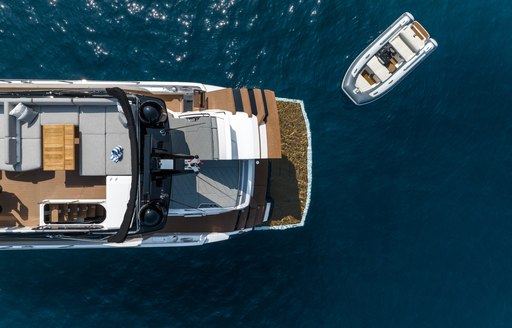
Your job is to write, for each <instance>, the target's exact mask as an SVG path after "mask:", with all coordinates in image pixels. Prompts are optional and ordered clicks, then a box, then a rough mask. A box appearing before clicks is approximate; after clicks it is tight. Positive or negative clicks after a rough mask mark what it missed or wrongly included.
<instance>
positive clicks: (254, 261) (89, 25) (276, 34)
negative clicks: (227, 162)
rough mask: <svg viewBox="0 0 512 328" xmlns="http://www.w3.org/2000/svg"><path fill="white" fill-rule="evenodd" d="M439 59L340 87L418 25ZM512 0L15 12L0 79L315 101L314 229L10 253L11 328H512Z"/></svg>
mask: <svg viewBox="0 0 512 328" xmlns="http://www.w3.org/2000/svg"><path fill="white" fill-rule="evenodd" d="M405 11H410V12H411V13H412V14H413V15H415V17H416V18H417V19H418V20H419V21H420V22H421V23H422V24H423V25H424V26H425V28H426V29H427V30H428V31H429V32H430V34H431V35H432V36H433V37H434V38H435V39H436V40H437V41H438V43H439V48H438V49H437V50H436V51H435V52H434V53H433V54H432V55H431V56H430V57H429V58H427V60H426V61H425V62H424V63H422V64H421V65H420V67H418V68H417V69H416V70H415V71H414V72H413V73H412V74H411V75H409V76H408V77H407V78H406V79H405V80H404V81H403V82H402V83H401V84H400V85H398V86H397V87H396V88H395V89H394V90H393V91H392V92H390V93H389V94H388V95H386V96H385V97H384V98H382V99H380V100H378V101H376V102H374V103H372V104H370V105H367V106H364V107H356V106H355V105H353V104H352V102H351V101H350V100H349V99H348V98H347V97H346V96H345V95H344V94H342V92H341V90H340V87H339V86H340V82H341V79H342V77H343V75H344V74H345V71H346V69H347V68H348V67H349V65H350V63H351V61H352V60H353V59H354V58H355V57H356V56H357V54H358V53H359V52H360V51H362V50H363V49H364V48H365V47H366V46H367V45H368V44H369V43H370V42H371V40H373V39H374V38H375V37H376V36H378V35H379V33H380V32H382V31H383V30H384V29H385V28H386V27H387V26H388V25H389V24H391V23H392V22H393V21H394V20H395V19H396V18H397V17H399V16H400V15H401V14H402V13H403V12H405ZM511 18H512V6H511V3H510V1H505V0H487V1H484V0H470V1H459V2H454V1H440V0H433V1H411V0H402V1H374V0H372V1H370V0H330V1H327V0H318V1H303V0H300V1H299V0H294V1H235V0H232V1H225V0H223V1H214V2H209V1H123V0H114V1H99V0H87V1H86V0H83V1H64V0H50V1H27V0H25V1H16V2H10V1H2V2H1V3H0V23H1V24H0V36H1V40H2V46H1V47H0V58H1V60H0V77H2V78H23V79H35V78H40V79H82V78H86V79H100V80H162V81H190V82H202V83H208V84H214V85H221V86H227V87H262V88H268V89H273V90H275V91H276V94H277V95H278V96H281V97H287V98H298V99H302V100H304V103H305V106H306V110H307V112H308V115H309V119H310V123H311V129H312V134H313V150H314V154H313V156H314V167H313V176H314V184H313V190H312V192H313V194H312V202H311V207H310V211H309V215H308V218H307V221H306V226H305V227H303V228H299V229H292V230H287V231H273V232H257V233H252V234H248V235H245V236H243V237H240V238H236V239H233V240H230V241H227V242H222V243H217V244H211V245H207V246H204V247H194V248H168V249H114V250H85V251H84V250H82V251H19V252H0V268H1V270H0V272H1V274H0V304H1V305H0V308H1V309H2V312H1V313H2V314H1V316H0V325H1V326H5V327H16V326H19V327H27V326H53V327H90V326H96V327H101V326H110V327H129V326H134V327H164V326H168V327H197V326H204V327H212V326H218V327H230V326H240V327H254V326H259V327H272V326H273V327H287V326H288V327H510V326H511V325H512V280H511V275H512V256H511V255H510V251H511V249H512V238H511V237H510V236H511V232H512V192H511V187H512V173H511V171H510V167H511V164H512V149H511V147H510V143H509V141H510V137H511V135H512V107H511V104H512V101H511V100H512V83H511V75H510V73H511V72H512V60H511V58H512V43H511V42H510V30H511V28H512V19H511Z"/></svg>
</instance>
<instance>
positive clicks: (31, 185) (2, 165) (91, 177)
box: [0, 96, 131, 228]
mask: <svg viewBox="0 0 512 328" xmlns="http://www.w3.org/2000/svg"><path fill="white" fill-rule="evenodd" d="M2 100H3V102H2ZM18 104H23V105H24V106H26V107H27V108H28V111H30V113H31V115H32V116H35V117H33V118H32V120H31V121H30V122H24V121H23V120H20V119H19V118H18V119H17V118H16V117H15V116H13V115H10V113H12V110H13V109H14V108H15V107H16V106H18ZM123 118H124V115H123V113H122V112H121V111H120V110H119V109H118V106H117V101H116V100H115V99H112V98H96V99H94V98H78V97H55V98H54V97H41V96H38V97H33V98H28V97H27V98H3V99H0V126H2V127H3V132H2V133H1V135H0V139H1V140H0V170H1V172H0V174H1V176H0V186H1V187H2V192H1V193H0V206H1V207H2V209H1V210H2V211H1V212H0V227H32V228H33V227H39V226H43V225H45V224H80V223H82V224H83V223H86V222H88V221H90V220H93V219H94V218H90V217H88V215H92V216H95V215H96V213H95V212H92V214H91V211H90V210H91V208H92V207H93V206H97V207H98V208H100V207H104V208H105V207H108V206H107V204H108V201H107V200H108V198H109V196H108V193H107V189H108V188H107V187H108V185H109V184H110V187H111V188H110V189H113V190H115V189H118V188H116V186H115V185H116V182H117V181H118V179H107V177H123V176H124V177H125V179H130V176H131V168H130V165H129V164H130V156H131V155H130V151H129V150H130V144H129V138H128V129H127V127H126V125H125V122H126V120H124V119H123ZM117 145H121V146H122V147H123V148H124V149H125V151H124V155H123V156H124V158H123V160H122V161H119V162H117V163H114V162H113V161H111V160H110V158H109V156H110V150H111V149H112V148H113V147H115V146H117ZM125 183H126V181H124V182H123V184H125ZM45 203H48V205H46V207H45ZM50 203H52V204H50ZM80 203H81V204H82V205H81V206H80V205H77V204H80ZM58 204H61V206H60V207H59V210H58V212H60V213H56V211H52V210H55V209H57V208H58ZM64 206H65V207H64ZM64 208H65V211H66V213H62V212H63V209H64ZM87 210H89V214H87V213H86V212H87ZM106 210H107V212H108V208H106ZM54 212H55V213H54ZM114 212H116V211H114ZM52 215H53V216H52ZM45 216H46V219H45ZM112 219H115V218H114V216H113V215H111V218H110V220H106V222H103V224H104V225H106V227H116V226H118V223H116V222H113V220H112Z"/></svg>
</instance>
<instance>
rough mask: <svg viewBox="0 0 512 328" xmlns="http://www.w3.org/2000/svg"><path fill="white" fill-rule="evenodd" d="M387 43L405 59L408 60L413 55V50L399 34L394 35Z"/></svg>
mask: <svg viewBox="0 0 512 328" xmlns="http://www.w3.org/2000/svg"><path fill="white" fill-rule="evenodd" d="M389 43H391V45H392V46H393V48H395V50H396V52H398V54H399V55H400V56H401V57H402V58H403V59H404V60H405V61H409V60H411V59H412V58H413V57H414V52H412V50H411V49H410V48H409V46H408V45H407V44H406V43H405V42H404V41H403V40H402V39H401V38H400V36H397V37H395V38H394V39H393V40H391V41H390V42H389Z"/></svg>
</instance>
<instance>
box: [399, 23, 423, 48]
mask: <svg viewBox="0 0 512 328" xmlns="http://www.w3.org/2000/svg"><path fill="white" fill-rule="evenodd" d="M400 38H401V39H402V40H403V41H404V42H405V43H406V44H407V46H409V48H411V50H412V51H414V52H415V53H417V52H418V51H420V50H421V48H423V46H424V45H425V41H424V40H422V39H421V38H420V37H419V36H418V35H416V33H414V31H413V30H412V29H411V28H410V27H407V28H405V29H404V30H403V31H402V32H400Z"/></svg>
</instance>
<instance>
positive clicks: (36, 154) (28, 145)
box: [15, 139, 42, 171]
mask: <svg viewBox="0 0 512 328" xmlns="http://www.w3.org/2000/svg"><path fill="white" fill-rule="evenodd" d="M21 146H22V147H21V158H20V162H19V163H18V164H16V166H15V168H16V171H29V170H35V169H39V168H41V166H42V155H41V154H42V146H41V139H23V141H22V145H21Z"/></svg>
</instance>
